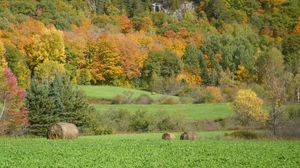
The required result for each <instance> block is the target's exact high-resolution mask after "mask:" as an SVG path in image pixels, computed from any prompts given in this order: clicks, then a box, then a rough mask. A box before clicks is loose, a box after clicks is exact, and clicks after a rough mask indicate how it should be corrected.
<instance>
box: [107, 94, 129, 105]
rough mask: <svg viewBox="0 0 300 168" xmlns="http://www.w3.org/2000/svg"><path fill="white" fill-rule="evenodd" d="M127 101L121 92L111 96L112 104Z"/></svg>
mask: <svg viewBox="0 0 300 168" xmlns="http://www.w3.org/2000/svg"><path fill="white" fill-rule="evenodd" d="M127 102H128V99H127V97H126V96H125V95H123V94H117V95H116V96H115V97H113V98H112V100H111V103H112V104H126V103H127Z"/></svg>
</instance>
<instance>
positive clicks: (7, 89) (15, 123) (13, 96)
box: [0, 68, 27, 131]
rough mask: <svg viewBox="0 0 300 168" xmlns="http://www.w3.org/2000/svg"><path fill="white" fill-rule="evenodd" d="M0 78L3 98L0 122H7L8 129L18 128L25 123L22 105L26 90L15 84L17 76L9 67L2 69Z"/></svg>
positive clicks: (25, 116)
mask: <svg viewBox="0 0 300 168" xmlns="http://www.w3.org/2000/svg"><path fill="white" fill-rule="evenodd" d="M0 79H1V82H0V92H1V95H2V100H3V103H2V109H1V111H0V122H5V123H8V126H9V128H10V129H17V128H20V127H21V126H24V125H26V124H27V109H26V107H25V105H24V100H25V96H26V91H25V90H24V89H22V88H20V87H19V86H18V85H17V78H16V77H15V75H14V74H13V73H12V72H11V70H10V69H9V68H5V69H4V70H3V71H2V74H1V75H0ZM10 131H11V130H10Z"/></svg>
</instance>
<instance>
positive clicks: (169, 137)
mask: <svg viewBox="0 0 300 168" xmlns="http://www.w3.org/2000/svg"><path fill="white" fill-rule="evenodd" d="M161 139H163V140H174V139H176V137H175V135H174V134H171V133H164V134H163V135H162V137H161Z"/></svg>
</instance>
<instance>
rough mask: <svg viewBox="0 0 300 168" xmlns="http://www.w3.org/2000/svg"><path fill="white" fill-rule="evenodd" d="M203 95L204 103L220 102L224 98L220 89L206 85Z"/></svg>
mask: <svg viewBox="0 0 300 168" xmlns="http://www.w3.org/2000/svg"><path fill="white" fill-rule="evenodd" d="M203 96H204V101H205V102H206V103H220V102H223V100H224V98H223V96H222V92H221V89H220V88H218V87H214V86H207V87H206V88H205V90H204V95H203Z"/></svg>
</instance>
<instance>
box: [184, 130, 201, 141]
mask: <svg viewBox="0 0 300 168" xmlns="http://www.w3.org/2000/svg"><path fill="white" fill-rule="evenodd" d="M196 139H197V134H196V133H194V132H191V131H188V132H184V133H182V134H181V136H180V140H196Z"/></svg>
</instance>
